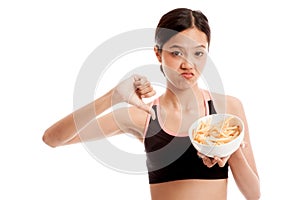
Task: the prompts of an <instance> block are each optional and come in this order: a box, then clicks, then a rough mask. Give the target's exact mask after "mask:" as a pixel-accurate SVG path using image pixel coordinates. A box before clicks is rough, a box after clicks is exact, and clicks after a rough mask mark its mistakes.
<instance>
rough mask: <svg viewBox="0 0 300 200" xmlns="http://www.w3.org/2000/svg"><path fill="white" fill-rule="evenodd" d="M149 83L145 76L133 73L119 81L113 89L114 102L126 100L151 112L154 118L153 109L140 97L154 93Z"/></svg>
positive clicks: (146, 96) (150, 95)
mask: <svg viewBox="0 0 300 200" xmlns="http://www.w3.org/2000/svg"><path fill="white" fill-rule="evenodd" d="M155 93H156V92H155V90H153V88H152V86H151V83H150V82H149V81H148V80H147V78H146V77H144V76H140V75H133V76H131V77H129V78H128V79H126V80H124V81H122V82H120V83H119V84H118V85H117V86H116V87H115V89H114V95H113V101H114V102H115V103H119V102H126V103H129V104H131V105H134V106H136V107H138V108H139V109H142V110H144V111H146V112H148V113H149V114H151V117H152V119H155V118H156V116H155V112H154V110H153V109H152V108H151V107H150V106H149V105H147V104H145V103H144V102H143V101H142V98H149V97H152V96H154V95H155Z"/></svg>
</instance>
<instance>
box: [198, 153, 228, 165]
mask: <svg viewBox="0 0 300 200" xmlns="http://www.w3.org/2000/svg"><path fill="white" fill-rule="evenodd" d="M197 155H198V156H199V157H200V158H202V160H203V163H204V165H206V166H207V167H209V168H211V167H213V166H214V165H215V164H217V163H218V165H219V167H224V166H225V164H226V163H227V161H228V159H229V158H230V155H229V156H227V157H223V158H219V157H217V156H215V157H214V158H210V157H207V156H205V155H204V154H202V153H200V152H198V153H197Z"/></svg>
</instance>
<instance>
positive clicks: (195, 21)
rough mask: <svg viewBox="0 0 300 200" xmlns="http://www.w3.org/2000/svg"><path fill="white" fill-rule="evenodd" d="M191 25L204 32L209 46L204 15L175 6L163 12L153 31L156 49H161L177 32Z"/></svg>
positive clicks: (207, 27)
mask: <svg viewBox="0 0 300 200" xmlns="http://www.w3.org/2000/svg"><path fill="white" fill-rule="evenodd" d="M192 27H196V28H197V29H198V30H200V31H202V32H204V33H205V35H206V37H207V42H208V46H209V44H210V27H209V24H208V20H207V18H206V16H205V15H204V14H203V13H202V12H201V11H193V10H190V9H188V8H176V9H174V10H171V11H169V12H168V13H166V14H164V15H163V16H162V18H161V19H160V21H159V23H158V25H157V28H156V31H155V42H156V45H157V46H158V49H159V50H161V49H162V47H163V45H164V44H165V43H166V42H167V41H168V40H169V39H170V38H171V37H172V36H174V35H175V34H177V33H178V32H181V31H184V30H186V29H188V28H192Z"/></svg>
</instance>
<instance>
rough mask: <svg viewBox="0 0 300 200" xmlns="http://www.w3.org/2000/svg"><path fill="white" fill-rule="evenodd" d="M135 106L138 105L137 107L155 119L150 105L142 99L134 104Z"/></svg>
mask: <svg viewBox="0 0 300 200" xmlns="http://www.w3.org/2000/svg"><path fill="white" fill-rule="evenodd" d="M136 107H138V108H139V109H141V110H144V111H146V112H147V113H149V114H150V115H151V118H152V119H153V120H155V119H156V115H155V112H154V110H153V108H152V107H150V106H149V105H147V104H145V103H144V102H143V101H139V103H138V104H136Z"/></svg>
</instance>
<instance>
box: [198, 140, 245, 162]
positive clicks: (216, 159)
mask: <svg viewBox="0 0 300 200" xmlns="http://www.w3.org/2000/svg"><path fill="white" fill-rule="evenodd" d="M246 146H247V143H246V142H244V141H242V143H241V145H240V148H245V147H246ZM197 155H198V156H199V157H200V158H202V160H203V163H204V165H206V166H207V167H209V168H211V167H213V166H214V165H215V164H216V163H218V165H219V166H220V167H224V166H225V164H226V162H227V161H228V159H229V158H230V156H231V155H229V156H227V157H223V158H219V157H217V156H215V157H214V158H210V157H207V156H205V155H204V154H202V153H200V152H198V153H197Z"/></svg>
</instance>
